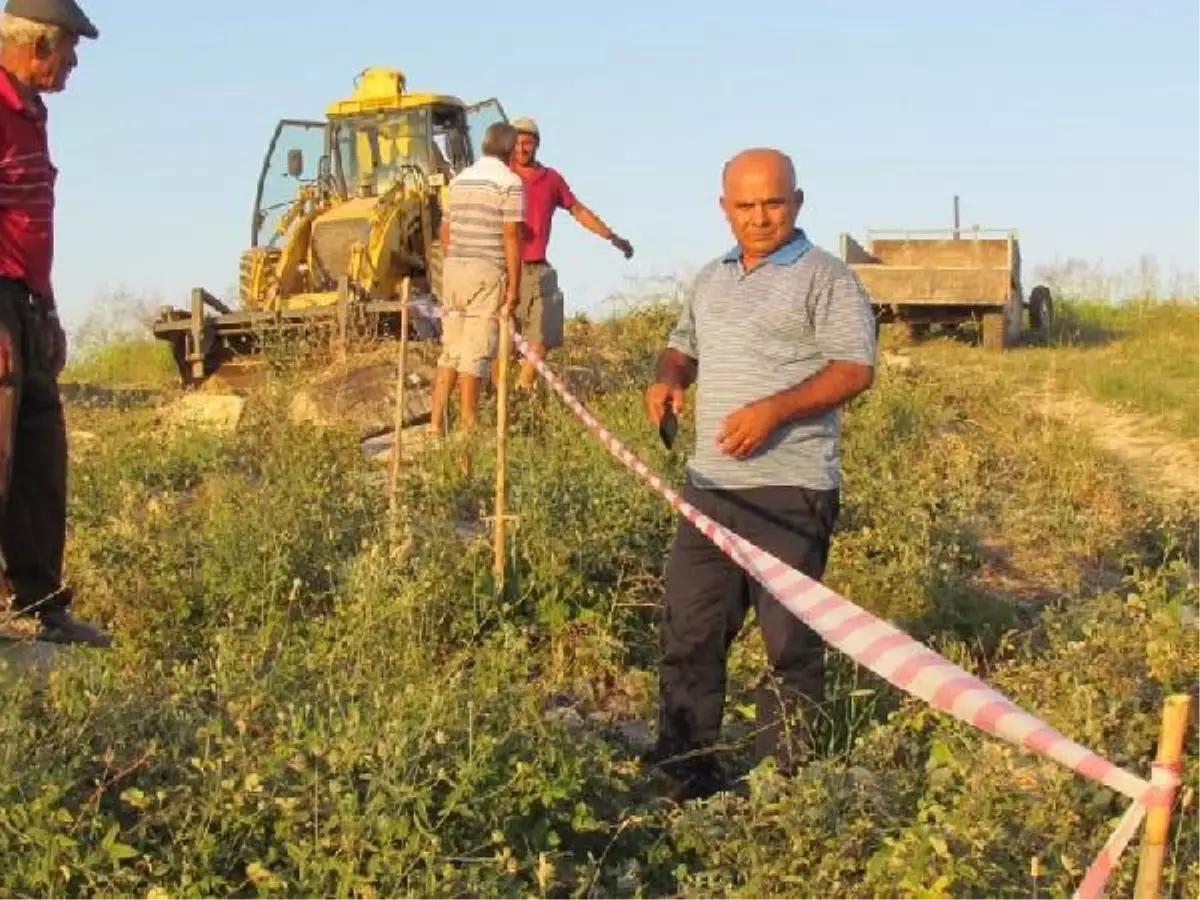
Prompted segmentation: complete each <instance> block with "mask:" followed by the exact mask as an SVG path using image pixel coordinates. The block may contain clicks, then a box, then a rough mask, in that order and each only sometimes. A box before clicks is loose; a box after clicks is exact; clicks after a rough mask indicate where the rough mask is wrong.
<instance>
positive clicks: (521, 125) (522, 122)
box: [512, 116, 538, 135]
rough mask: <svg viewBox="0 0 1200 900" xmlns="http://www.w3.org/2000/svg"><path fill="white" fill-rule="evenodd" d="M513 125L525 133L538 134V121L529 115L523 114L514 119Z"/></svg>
mask: <svg viewBox="0 0 1200 900" xmlns="http://www.w3.org/2000/svg"><path fill="white" fill-rule="evenodd" d="M512 127H513V128H515V129H517V131H518V132H520V133H523V134H533V135H537V134H538V127H537V122H535V121H533V119H531V118H529V116H521V117H520V118H516V119H513V120H512Z"/></svg>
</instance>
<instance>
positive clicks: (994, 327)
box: [980, 312, 1008, 351]
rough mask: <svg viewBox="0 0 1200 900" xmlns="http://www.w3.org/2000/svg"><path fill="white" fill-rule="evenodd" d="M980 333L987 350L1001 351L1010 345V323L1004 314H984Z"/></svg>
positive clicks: (984, 347)
mask: <svg viewBox="0 0 1200 900" xmlns="http://www.w3.org/2000/svg"><path fill="white" fill-rule="evenodd" d="M980 332H981V333H982V335H983V349H985V350H996V351H999V350H1003V349H1004V348H1005V347H1006V346H1007V345H1008V321H1007V319H1006V317H1005V315H1004V313H1002V312H995V313H984V314H983V323H982V326H981V328H980Z"/></svg>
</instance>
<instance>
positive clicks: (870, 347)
mask: <svg viewBox="0 0 1200 900" xmlns="http://www.w3.org/2000/svg"><path fill="white" fill-rule="evenodd" d="M813 329H814V332H815V334H816V339H817V346H818V347H820V349H821V354H822V355H823V356H824V357H825V359H827V360H829V361H830V362H833V361H835V360H841V361H845V362H856V363H861V364H862V365H865V366H874V365H875V354H876V345H875V316H874V314H873V313H872V311H871V298H870V296H869V295H868V294H867V289H866V288H865V287H864V286H863V283H862V281H861V280H859V277H858V276H857V275H856V274H855V273H854V270H853V269H851V268H850V267H849V266H847V265H844V264H837V265H835V266H833V267H832V268H831V271H830V277H829V278H828V280H827V281H826V282H825V283H824V284H823V285H822V286H821V289H820V290H819V291H818V293H817V297H816V306H815V309H814V311H813Z"/></svg>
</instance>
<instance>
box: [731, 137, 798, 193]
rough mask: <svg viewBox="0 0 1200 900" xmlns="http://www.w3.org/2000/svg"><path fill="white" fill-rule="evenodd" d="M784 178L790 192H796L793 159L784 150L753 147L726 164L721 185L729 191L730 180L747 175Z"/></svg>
mask: <svg viewBox="0 0 1200 900" xmlns="http://www.w3.org/2000/svg"><path fill="white" fill-rule="evenodd" d="M748 172H749V173H752V174H759V175H769V176H771V177H773V178H782V179H784V181H785V183H786V184H787V185H788V190H789V191H793V192H794V191H795V190H796V167H795V165H793V164H792V158H791V157H790V156H788V155H787V154H786V153H784V152H783V151H782V150H775V149H773V148H771V147H751V148H750V149H748V150H743V151H742V152H740V153H738V154H737V155H736V156H734V157H733V158H732V159H730V160H729V161H728V162H726V163H725V168H724V169H723V170H722V172H721V185H722V187H723V188H724V189H725V190H728V186H729V181H730V179H738V178H744V177H745V176H746V174H747V173H748Z"/></svg>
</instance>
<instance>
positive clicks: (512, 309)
mask: <svg viewBox="0 0 1200 900" xmlns="http://www.w3.org/2000/svg"><path fill="white" fill-rule="evenodd" d="M520 302H521V288H520V287H519V286H515V285H511V284H510V285H509V287H506V288H505V289H504V304H503V305H502V306H501V307H500V317H501V318H503V319H511V318H512V317H513V315H514V314H515V313H516V311H517V305H518V304H519V303H520Z"/></svg>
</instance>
